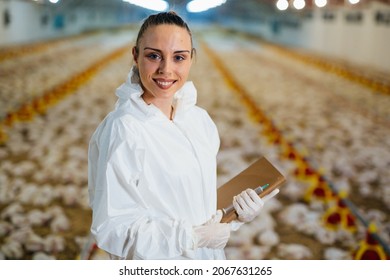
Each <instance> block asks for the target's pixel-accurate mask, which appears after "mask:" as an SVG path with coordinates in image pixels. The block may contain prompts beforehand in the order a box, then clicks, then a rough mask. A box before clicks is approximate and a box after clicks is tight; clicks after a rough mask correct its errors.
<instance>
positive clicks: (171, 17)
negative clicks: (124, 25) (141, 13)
mask: <svg viewBox="0 0 390 280" xmlns="http://www.w3.org/2000/svg"><path fill="white" fill-rule="evenodd" d="M161 24H172V25H176V26H179V27H182V28H185V29H186V30H187V32H188V34H189V35H190V38H191V47H192V50H191V57H192V55H193V53H194V52H195V49H194V47H193V43H192V33H191V30H190V28H189V27H188V25H187V23H186V22H185V21H184V20H183V19H182V18H181V17H180V16H179V15H178V14H176V13H175V12H173V11H169V12H162V13H158V14H154V15H150V16H149V17H148V18H146V19H145V20H144V22H143V23H142V26H141V28H140V30H139V31H138V36H137V41H136V43H135V51H136V52H137V54H138V50H139V41H140V40H141V38H142V36H143V35H144V33H145V31H146V30H147V29H148V28H149V27H151V26H157V25H161Z"/></svg>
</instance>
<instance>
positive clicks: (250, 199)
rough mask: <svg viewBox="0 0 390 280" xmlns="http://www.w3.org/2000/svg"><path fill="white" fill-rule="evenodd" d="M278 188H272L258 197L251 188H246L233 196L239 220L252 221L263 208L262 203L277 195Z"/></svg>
mask: <svg viewBox="0 0 390 280" xmlns="http://www.w3.org/2000/svg"><path fill="white" fill-rule="evenodd" d="M278 193H279V189H275V190H273V191H272V192H271V193H269V194H268V195H266V196H264V197H263V198H260V197H259V196H258V195H257V194H256V192H255V191H254V190H252V189H247V190H245V191H243V192H241V193H240V194H239V195H237V196H235V197H234V198H233V206H234V209H235V210H236V212H237V214H238V220H239V221H240V222H244V223H248V222H251V221H253V219H254V218H256V217H257V215H259V214H260V212H261V209H263V206H264V203H265V202H266V201H267V200H269V199H271V198H272V197H274V196H275V195H277V194H278Z"/></svg>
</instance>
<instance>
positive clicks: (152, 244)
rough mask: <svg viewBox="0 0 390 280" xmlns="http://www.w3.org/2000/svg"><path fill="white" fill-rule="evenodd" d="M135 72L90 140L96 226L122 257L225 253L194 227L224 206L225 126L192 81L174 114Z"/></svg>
mask: <svg viewBox="0 0 390 280" xmlns="http://www.w3.org/2000/svg"><path fill="white" fill-rule="evenodd" d="M132 75H133V71H131V72H130V74H129V76H128V79H127V81H126V82H125V83H124V84H122V85H121V86H120V87H119V88H118V89H117V92H116V95H117V96H118V98H119V99H118V101H117V104H116V107H115V110H114V111H113V112H111V113H110V114H109V115H108V116H107V117H106V118H105V119H104V121H103V122H102V123H101V124H100V125H99V127H98V128H97V130H96V131H95V133H94V134H93V136H92V138H91V141H90V146H89V155H88V160H89V174H88V175H89V183H88V185H89V194H90V206H91V208H92V209H93V221H92V226H91V231H92V234H93V235H94V237H95V239H96V242H97V245H98V247H99V248H101V249H103V250H105V251H107V252H108V253H109V254H111V255H112V256H114V258H120V259H225V254H224V251H223V250H221V249H219V250H218V249H209V248H195V247H196V246H194V245H195V244H196V241H195V239H194V234H193V226H196V225H201V224H204V223H205V222H207V221H208V220H209V219H210V218H211V217H212V215H214V214H215V213H216V155H217V152H218V149H219V136H218V131H217V128H216V126H215V124H214V123H213V121H212V120H211V118H210V117H209V115H208V114H207V112H206V111H205V110H203V109H201V108H199V107H197V106H196V105H195V104H196V89H195V87H194V85H193V84H192V82H186V83H185V85H184V86H183V88H182V89H180V90H179V91H178V92H177V93H176V94H175V96H174V102H173V106H174V112H175V113H174V119H173V121H170V120H169V119H168V118H167V117H166V116H165V115H164V114H163V113H162V112H161V111H160V110H159V109H158V108H157V107H155V106H154V105H147V104H146V103H145V102H144V100H143V99H142V97H141V95H142V93H143V91H142V88H141V87H140V85H139V84H138V83H132V78H133V79H134V77H132Z"/></svg>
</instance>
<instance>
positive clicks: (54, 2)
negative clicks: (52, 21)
mask: <svg viewBox="0 0 390 280" xmlns="http://www.w3.org/2000/svg"><path fill="white" fill-rule="evenodd" d="M59 1H60V0H49V2H50V3H53V4H57V3H58V2H59Z"/></svg>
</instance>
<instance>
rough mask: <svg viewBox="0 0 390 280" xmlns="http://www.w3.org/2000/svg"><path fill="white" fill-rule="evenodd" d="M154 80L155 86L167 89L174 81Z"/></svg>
mask: <svg viewBox="0 0 390 280" xmlns="http://www.w3.org/2000/svg"><path fill="white" fill-rule="evenodd" d="M154 82H155V83H156V84H157V86H158V87H159V88H161V89H168V88H170V87H171V86H172V85H173V84H174V83H175V82H176V81H175V80H172V81H164V80H157V79H154Z"/></svg>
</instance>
